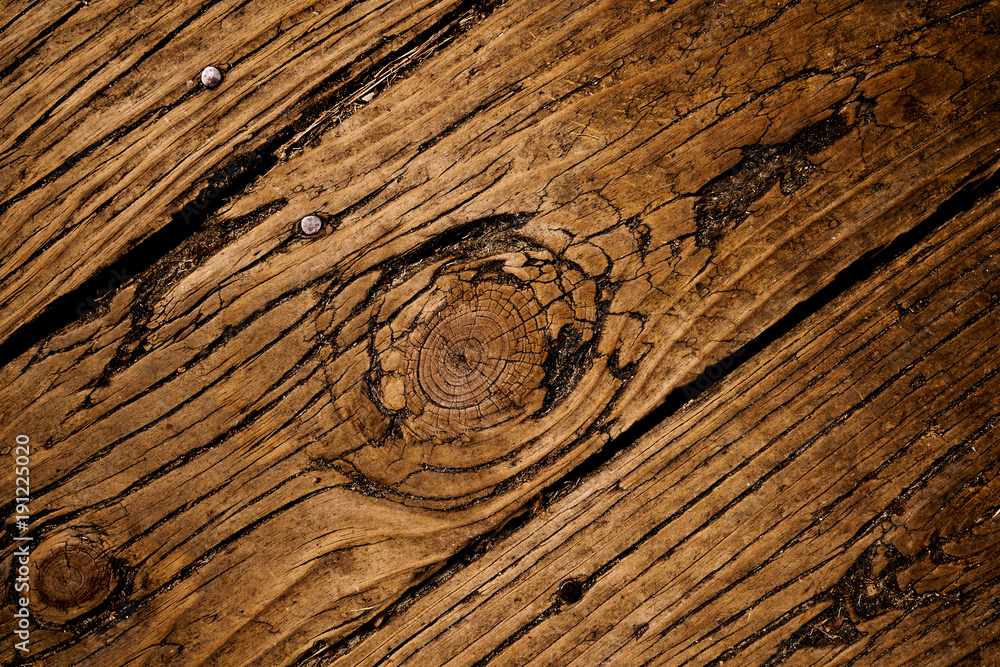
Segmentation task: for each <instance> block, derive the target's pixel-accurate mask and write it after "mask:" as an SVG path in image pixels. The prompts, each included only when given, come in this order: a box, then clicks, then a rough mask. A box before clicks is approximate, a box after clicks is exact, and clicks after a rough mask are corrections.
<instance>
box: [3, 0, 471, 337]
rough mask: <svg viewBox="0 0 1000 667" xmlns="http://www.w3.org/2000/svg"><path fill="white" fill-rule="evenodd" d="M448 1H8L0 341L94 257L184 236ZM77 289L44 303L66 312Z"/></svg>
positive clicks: (76, 278) (77, 282) (84, 273)
mask: <svg viewBox="0 0 1000 667" xmlns="http://www.w3.org/2000/svg"><path fill="white" fill-rule="evenodd" d="M470 6H475V4H474V3H472V4H471V5H470ZM456 7H458V3H456V2H436V1H433V0H427V1H423V0H421V1H419V2H407V3H386V2H378V1H369V2H348V1H336V0H334V1H323V2H293V3H287V2H283V3H280V4H279V3H274V2H267V1H266V0H263V1H262V0H252V1H251V2H236V1H224V2H214V3H203V2H175V3H171V4H170V6H169V7H167V8H164V6H163V5H162V3H160V2H152V1H140V2H134V3H126V4H118V3H103V2H95V3H93V4H87V3H80V2H75V1H74V2H57V1H50V2H36V3H33V4H31V5H29V6H26V7H24V8H23V10H22V11H21V12H20V13H19V14H16V15H15V16H14V17H13V18H12V20H11V21H10V22H9V23H7V25H5V26H4V28H3V31H2V34H0V40H2V41H0V44H2V47H3V48H0V72H3V75H2V76H0V117H2V118H4V119H5V121H4V123H3V126H2V128H0V216H2V220H3V221H4V223H3V225H2V227H0V248H2V254H0V257H2V263H0V304H2V305H3V308H2V309H0V341H2V340H3V339H6V338H7V337H8V336H10V335H11V333H12V332H13V331H14V330H15V329H16V328H18V327H20V326H22V325H23V324H25V322H27V321H30V320H31V319H33V318H35V317H36V316H37V315H38V313H39V312H41V311H42V310H43V309H44V308H45V307H46V306H49V305H51V304H52V303H53V301H54V300H55V299H56V298H58V297H61V296H66V295H68V294H71V293H73V290H74V289H75V288H79V287H81V286H82V285H84V284H86V280H87V278H88V277H90V276H92V275H94V274H95V273H96V272H98V271H99V270H100V269H104V268H107V267H109V266H112V265H115V266H117V267H118V270H119V273H125V274H126V275H127V273H128V272H129V271H132V272H133V273H135V272H138V270H139V269H138V268H136V267H135V266H131V267H129V266H121V265H120V264H118V262H120V261H121V257H122V256H123V255H124V254H125V252H126V251H128V250H129V249H131V248H133V247H134V246H135V245H136V244H137V243H139V242H140V241H142V240H144V239H147V238H149V237H150V236H151V235H153V234H154V233H156V232H161V234H160V237H158V239H159V241H158V243H160V244H162V243H163V242H164V241H169V242H176V241H175V239H180V238H183V237H184V236H185V235H187V234H190V233H191V231H193V229H195V228H197V226H198V224H199V223H200V221H201V219H202V218H203V217H204V216H205V215H206V213H208V212H211V211H213V210H215V209H216V208H218V207H219V206H220V205H222V204H223V203H224V202H225V201H227V200H228V199H229V198H230V197H232V196H235V195H238V194H239V192H240V191H242V190H243V189H244V188H245V187H246V186H247V185H248V184H250V183H252V182H253V180H254V179H255V178H256V176H257V175H258V174H259V173H261V172H262V171H264V170H266V168H267V167H268V166H269V165H270V164H273V163H274V162H276V161H277V160H278V156H277V155H274V153H275V152H276V151H277V150H278V148H279V147H281V146H283V145H284V144H285V143H287V142H288V141H289V140H291V139H292V138H294V137H295V136H296V135H297V133H298V132H300V131H301V130H302V129H303V128H304V127H307V126H309V125H310V124H311V123H313V122H314V120H315V118H316V116H317V115H318V114H319V112H320V109H321V108H322V109H325V108H326V107H328V106H332V105H335V104H336V103H337V102H340V103H345V102H348V101H350V100H349V98H350V92H353V88H352V86H356V85H357V82H358V80H359V79H360V80H366V79H368V78H370V77H371V74H372V72H369V69H371V68H374V69H376V70H377V69H379V67H380V64H381V63H382V62H383V61H387V62H388V61H391V60H392V59H393V54H394V53H395V52H397V51H398V50H400V49H404V48H405V47H406V46H407V45H408V44H409V43H410V42H412V41H414V40H418V41H419V40H420V38H421V36H424V37H426V35H424V33H426V32H427V31H433V30H435V29H436V28H435V26H436V25H437V23H438V22H440V21H442V20H445V21H446V22H447V21H450V20H451V13H452V12H454V11H455V9H456ZM12 9H13V8H12ZM210 64H215V65H218V66H219V67H220V68H221V69H222V70H223V71H224V73H225V79H224V81H223V84H222V85H221V86H220V87H219V88H216V89H214V90H207V89H205V88H204V87H203V86H202V85H201V84H200V83H198V77H199V73H200V71H201V69H202V68H203V67H205V66H207V65H210ZM348 91H350V92H348ZM150 252H154V253H155V252H156V248H153V249H151V250H150ZM147 254H148V253H147ZM132 261H142V260H141V258H139V259H133V260H132ZM91 291H93V292H94V293H97V294H103V293H104V292H106V291H107V286H106V284H100V285H97V286H94V287H93V288H92V290H91ZM91 291H87V292H85V293H84V294H82V295H81V297H80V298H78V299H77V300H76V301H71V302H69V303H59V304H57V305H58V307H59V308H62V309H63V310H66V311H69V312H70V314H72V313H73V312H74V311H75V310H76V307H77V305H78V301H81V300H85V299H87V298H92V297H93V296H94V294H93V293H91ZM91 309H93V305H91V306H90V308H85V309H83V310H85V311H86V310H91ZM60 315H61V313H56V317H55V321H61V318H60V317H59V316H60Z"/></svg>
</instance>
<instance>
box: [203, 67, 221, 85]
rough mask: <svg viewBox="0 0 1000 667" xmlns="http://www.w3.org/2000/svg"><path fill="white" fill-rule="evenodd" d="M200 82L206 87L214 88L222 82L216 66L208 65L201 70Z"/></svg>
mask: <svg viewBox="0 0 1000 667" xmlns="http://www.w3.org/2000/svg"><path fill="white" fill-rule="evenodd" d="M201 83H202V84H203V85H204V86H205V87H206V88H215V87H216V86H218V85H219V84H220V83H222V72H220V71H219V68H218V67H213V66H212V65H209V66H208V67H206V68H205V69H203V70H201Z"/></svg>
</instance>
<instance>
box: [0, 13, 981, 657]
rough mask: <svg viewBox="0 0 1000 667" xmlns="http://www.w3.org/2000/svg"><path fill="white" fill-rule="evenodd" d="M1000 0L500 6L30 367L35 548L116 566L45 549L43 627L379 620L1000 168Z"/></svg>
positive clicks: (103, 650) (199, 629)
mask: <svg viewBox="0 0 1000 667" xmlns="http://www.w3.org/2000/svg"><path fill="white" fill-rule="evenodd" d="M995 9H996V7H995V5H994V4H993V3H982V2H980V3H972V4H968V5H965V4H961V3H948V4H940V5H935V7H933V8H926V7H919V8H902V9H900V10H899V11H896V12H892V13H886V12H885V11H884V9H883V8H882V6H881V3H877V2H873V3H867V4H866V3H861V4H850V5H849V4H847V3H842V4H831V5H829V6H823V7H819V8H817V7H812V6H810V7H803V6H800V5H798V4H794V3H792V4H789V5H787V6H780V7H758V6H756V5H742V6H741V5H739V4H738V3H734V4H733V5H731V6H726V5H722V4H720V5H704V4H701V3H695V2H688V3H677V4H675V5H671V6H663V5H660V4H658V3H650V5H649V6H648V7H647V6H646V5H645V4H643V5H642V6H641V7H640V6H632V5H627V6H626V5H623V4H622V3H620V2H595V3H589V4H587V3H573V4H567V3H547V4H546V3H542V4H532V5H528V4H527V3H511V4H509V5H507V6H504V7H502V8H501V9H499V10H498V11H497V12H495V13H494V14H493V15H491V16H490V17H489V18H487V19H486V20H484V21H482V22H481V23H479V24H478V25H470V26H468V31H467V32H465V33H463V34H462V35H461V36H460V37H458V38H456V39H455V40H454V42H453V43H452V44H451V46H449V48H448V49H447V50H443V51H441V52H439V53H438V54H437V55H436V56H435V57H434V58H433V59H431V60H429V61H427V62H425V63H423V64H422V65H421V66H420V68H419V69H418V70H417V71H415V72H414V73H413V74H412V76H410V77H409V78H406V79H402V80H399V81H398V82H397V83H395V84H394V85H393V86H392V87H390V88H388V89H387V90H385V91H384V92H382V93H381V94H380V95H379V96H378V97H376V98H374V101H373V102H372V103H371V104H369V105H368V106H366V107H364V108H362V109H360V110H358V111H357V112H356V113H355V114H354V115H352V116H350V117H349V118H346V119H345V120H344V121H343V122H342V123H341V124H339V125H335V126H331V127H335V128H336V129H335V130H333V129H330V130H329V131H326V132H325V133H324V134H322V136H321V137H320V138H319V140H318V143H317V144H316V145H315V146H308V145H307V146H306V147H305V148H304V149H303V150H302V151H301V153H295V152H294V151H293V152H292V153H289V154H288V158H289V159H288V161H287V162H281V160H280V159H279V160H276V161H275V163H274V166H273V168H270V167H269V168H268V169H267V170H265V171H266V173H264V174H263V175H262V176H261V177H260V178H259V179H258V180H257V181H255V184H254V186H253V187H252V188H251V189H249V190H248V191H247V192H245V193H243V194H242V195H241V196H239V197H237V198H234V199H233V201H232V202H231V204H229V205H227V206H226V207H224V208H223V209H221V210H220V211H219V212H218V213H217V214H214V215H213V216H211V217H210V218H209V219H208V221H207V224H206V225H205V227H204V229H202V230H201V231H199V233H197V234H195V235H193V236H192V237H191V239H189V240H188V242H186V243H185V244H183V245H182V246H181V247H179V248H178V249H177V250H175V251H172V252H171V253H169V254H167V256H165V257H164V258H163V259H162V260H161V261H160V262H158V263H157V264H156V265H155V266H154V267H152V269H151V270H149V271H148V272H145V273H144V274H143V275H141V276H139V277H138V279H137V281H136V282H135V283H133V284H131V285H129V286H128V287H126V288H125V289H123V290H122V291H121V292H120V293H119V294H118V295H117V296H116V297H115V298H114V299H113V300H112V301H111V303H110V305H109V307H108V309H107V310H106V311H102V312H100V313H99V314H98V315H97V316H95V317H93V318H92V319H89V320H88V321H86V322H84V323H82V324H80V325H79V326H76V327H73V328H70V329H67V330H66V331H64V332H62V333H61V334H60V335H58V336H56V337H53V338H51V339H49V340H46V341H44V342H43V343H42V344H41V345H39V346H36V347H35V348H33V349H32V350H30V351H29V352H28V353H27V354H25V355H24V356H22V357H20V358H19V359H17V360H16V361H15V362H14V363H12V364H9V365H8V366H6V367H5V368H4V369H3V370H2V371H0V375H2V376H3V377H2V379H3V381H4V384H5V386H7V387H8V389H7V400H5V402H4V404H3V406H2V408H0V409H2V412H0V423H2V425H3V429H4V438H5V440H4V442H5V443H8V442H12V438H13V436H14V434H17V433H24V434H28V435H29V436H30V438H31V439H32V441H33V442H35V443H36V447H37V449H36V450H35V454H34V458H33V460H32V477H33V480H34V484H33V488H34V492H33V500H32V507H33V512H34V516H35V521H34V522H33V523H32V527H31V532H32V534H33V535H34V536H35V537H36V539H37V545H36V551H35V555H34V558H35V559H36V562H37V563H42V564H45V563H54V564H58V563H60V562H64V561H68V560H69V558H68V556H69V555H72V556H73V558H75V559H77V561H78V562H91V561H92V562H93V566H92V567H91V569H92V572H91V574H92V577H91V580H92V581H95V582H98V584H99V585H97V586H95V587H94V589H93V590H89V589H88V591H89V592H88V594H87V596H85V597H84V598H81V597H80V596H78V595H75V594H74V595H73V596H70V597H69V598H66V593H65V592H60V589H59V585H58V582H60V581H62V580H61V579H60V577H59V576H58V574H59V573H58V571H56V572H55V573H54V574H53V575H51V576H47V577H42V578H41V581H38V580H36V581H35V584H36V585H35V590H36V591H38V590H41V591H43V592H45V591H47V593H46V594H47V595H48V599H49V602H50V603H49V604H47V605H46V606H44V607H41V608H40V609H39V611H38V619H39V622H40V623H43V625H42V626H40V627H39V628H38V629H37V631H36V632H35V633H34V634H33V642H34V647H35V648H36V650H37V653H36V654H35V659H36V660H37V661H39V662H43V661H46V660H49V661H64V662H72V661H83V662H88V661H89V662H92V663H94V664H125V663H128V662H131V664H156V663H157V662H158V661H173V662H177V663H183V664H244V663H247V662H252V661H259V662H263V663H264V664H276V665H277V664H289V663H291V662H293V661H295V660H296V659H297V658H298V657H300V656H301V655H302V654H303V652H304V651H305V650H306V649H307V647H309V646H312V645H314V644H316V643H317V642H320V641H323V640H336V639H338V638H340V637H344V636H346V635H347V634H348V633H350V632H351V631H352V630H353V629H355V628H357V627H358V626H359V625H361V624H362V623H363V622H365V621H366V620H368V619H370V618H372V616H373V615H374V614H375V613H377V611H378V609H379V608H380V607H381V606H384V605H385V604H387V603H388V602H390V601H392V600H394V599H395V598H397V597H398V596H399V594H400V593H401V592H402V591H403V590H405V589H406V588H407V587H408V586H409V585H411V584H412V583H414V582H418V581H420V580H422V579H423V578H425V577H426V576H427V572H428V571H430V570H431V569H433V568H435V567H438V566H439V564H440V563H441V562H443V561H444V560H446V559H447V558H448V557H449V556H451V555H452V554H454V553H455V552H456V550H458V549H459V548H460V547H462V546H463V545H465V544H468V543H469V542H470V541H471V540H473V539H474V538H476V537H477V536H479V535H481V534H482V533H484V532H487V531H489V530H491V529H493V528H495V527H497V526H498V525H500V524H502V523H503V522H504V521H505V520H506V519H507V518H509V517H510V516H512V515H513V514H515V513H516V512H518V511H519V510H520V509H521V508H522V507H523V506H524V505H525V504H526V503H527V502H528V500H529V499H530V498H531V497H532V496H533V495H534V494H535V493H537V492H538V490H539V489H542V488H545V487H546V486H548V485H549V484H551V483H552V482H553V481H554V480H558V479H560V478H561V477H562V476H563V475H564V474H565V473H566V471H567V470H570V469H572V468H573V467H575V466H576V465H577V464H578V463H579V462H581V461H583V460H585V459H586V458H587V457H588V456H589V455H590V454H592V453H593V452H594V451H596V450H597V449H599V448H600V446H601V445H602V444H603V443H605V442H607V441H608V440H609V439H610V438H612V437H614V436H615V435H617V434H618V433H620V432H622V431H623V430H624V429H626V428H627V427H628V426H629V425H630V424H632V423H634V422H635V421H636V420H637V419H638V418H640V417H642V416H643V415H645V414H647V413H648V412H649V411H650V410H651V409H652V408H653V407H654V406H655V405H657V404H658V403H659V402H660V401H661V400H662V399H663V397H664V396H665V395H666V394H667V392H668V391H669V390H670V389H671V388H672V387H674V386H677V384H678V383H681V382H684V381H686V380H688V379H690V378H691V377H692V376H693V374H694V373H696V372H697V371H699V370H700V369H701V368H702V366H703V364H704V359H705V357H712V356H716V355H724V354H725V353H726V352H727V351H729V350H731V349H733V348H734V347H736V346H738V345H740V344H742V343H743V342H745V341H747V340H749V339H751V338H753V337H754V336H756V335H757V334H759V333H760V332H761V331H763V330H764V329H765V328H766V327H767V326H769V325H770V324H771V323H773V322H774V321H775V320H776V319H778V318H779V317H781V316H782V315H784V314H785V313H787V312H788V310H789V309H790V308H791V307H792V306H793V305H794V304H795V303H797V302H798V301H799V300H801V299H803V298H805V297H806V296H808V295H809V294H812V293H815V292H816V290H818V289H819V288H821V287H822V286H823V285H824V284H825V283H827V282H828V281H829V280H831V278H832V277H833V276H835V275H836V274H837V273H838V271H840V270H841V269H843V268H844V267H846V266H848V265H850V264H851V262H853V261H854V260H855V259H857V258H858V257H859V256H861V255H862V254H864V253H865V252H867V251H869V250H871V249H872V248H876V247H878V246H880V245H883V244H885V243H887V242H888V241H890V240H891V239H893V238H895V237H896V236H897V235H899V234H900V233H902V232H905V231H906V230H909V229H912V228H913V227H914V226H915V225H917V224H918V222H919V221H920V220H921V219H923V218H924V217H926V216H927V215H929V214H930V213H931V212H932V211H934V210H935V209H936V208H937V207H938V206H939V205H940V204H941V203H942V202H943V201H946V200H947V199H948V198H949V197H951V196H953V195H954V193H955V192H957V191H959V190H960V189H961V188H962V187H965V186H966V185H967V184H968V183H972V182H976V181H977V180H978V179H981V178H983V177H984V174H989V173H990V170H991V168H992V167H991V166H990V165H991V164H992V163H993V162H994V161H995V160H996V157H995V155H996V150H997V147H998V138H997V137H996V134H995V132H994V127H995V124H996V121H997V119H998V115H1000V114H998V109H997V105H996V103H997V91H996V89H995V85H994V83H993V79H992V77H993V76H994V72H995V67H996V63H997V62H1000V61H998V59H997V58H996V57H995V56H996V55H997V54H998V52H1000V49H998V40H997V38H996V36H995V34H993V33H990V32H989V31H988V30H986V29H985V26H986V24H988V22H989V21H991V20H992V19H993V16H994V13H995ZM471 23H475V22H474V21H472V22H471ZM875 25H877V26H878V29H877V30H873V28H872V26H875ZM667 26H669V29H666V27H667ZM434 34H436V33H434ZM434 34H431V35H429V37H428V39H430V38H432V37H433V36H434ZM787 35H795V36H796V38H795V39H787V38H786V36H787ZM368 38H369V39H372V36H371V35H369V36H368ZM313 66H316V67H318V65H316V64H315V63H314V64H313ZM262 67H263V65H262ZM307 69H308V70H309V71H308V72H306V73H304V74H302V76H304V77H308V76H315V75H316V70H314V69H312V68H311V67H310V68H307ZM255 73H256V70H255V69H253V68H250V69H249V70H248V75H247V76H255ZM376 74H377V73H376ZM152 75H153V76H168V75H169V76H173V74H171V73H170V72H169V71H163V72H162V73H160V70H157V71H156V72H154V73H152ZM227 81H229V82H230V85H235V84H233V83H232V82H233V81H234V78H233V77H231V76H230V77H229V78H227ZM239 85H242V86H249V85H250V83H249V82H247V81H243V82H241V83H240V84H239ZM217 90H218V89H217ZM353 90H354V91H355V92H356V91H357V90H358V88H357V87H355V88H354V89H353ZM224 92H225V91H224V90H223V94H224ZM213 99H222V98H221V97H218V98H213ZM233 108H236V107H233ZM332 108H333V107H331V109H332ZM248 113H249V112H248ZM237 116H238V115H232V114H228V115H226V116H225V118H224V119H223V120H220V123H221V124H222V125H223V126H224V128H225V130H226V131H227V132H230V133H232V136H235V135H237V134H239V132H240V131H241V130H240V129H239V128H241V127H242V125H241V123H243V124H245V122H247V121H246V119H238V117H237ZM254 117H256V116H254ZM237 120H239V122H237ZM274 122H276V121H274ZM304 129H306V128H302V130H304ZM326 129H327V128H326V127H321V128H320V130H326ZM293 130H294V133H293V134H292V135H287V133H286V134H285V135H282V134H280V133H279V134H275V135H272V136H280V137H282V139H284V138H285V137H286V136H288V138H289V141H291V140H292V139H294V138H295V137H297V136H298V135H299V132H300V130H299V128H295V127H294V126H293ZM150 132H151V134H150V137H151V138H155V137H156V136H158V135H156V134H154V133H152V130H150ZM286 144H287V142H284V143H282V144H281V145H276V146H274V150H275V152H277V153H280V155H281V157H284V155H285V152H284V148H285V146H286ZM269 147H270V146H269ZM221 150H222V149H220V151H221ZM220 154H221V153H220ZM151 159H159V158H151ZM220 159H221V158H220ZM93 185H95V186H97V185H99V184H97V183H95V184H93ZM80 187H81V188H82V187H83V186H80ZM101 187H104V185H103V184H101ZM168 201H173V200H171V199H169V197H167V198H165V199H164V200H163V201H162V202H161V203H160V204H159V206H161V207H166V208H164V211H166V210H168V208H169V207H167V202H168ZM307 213H316V214H319V215H320V217H321V218H323V220H324V229H323V231H322V232H321V233H320V234H318V235H313V236H304V235H302V234H300V233H298V232H297V231H296V224H297V221H298V220H299V218H301V217H302V216H303V215H305V214H307ZM39 233H40V234H44V232H39ZM74 252H76V251H75V250H74ZM81 252H83V251H81ZM81 256H82V255H81ZM3 474H4V475H9V473H8V472H7V471H4V473H3ZM4 479H7V477H5V478H4ZM11 535H12V533H11V531H10V530H9V529H8V532H7V533H6V535H5V536H4V539H5V540H6V541H5V542H4V543H3V545H4V548H5V552H4V554H5V560H4V563H5V566H7V564H9V563H10V562H11V561H10V558H9V556H10V555H11V551H12V550H13V547H12V546H11V541H10V539H11ZM60 556H67V558H65V559H64V560H63V561H61V560H60ZM88 558H89V559H91V561H87V559H88ZM60 595H62V596H63V597H60ZM66 599H68V600H69V601H70V602H71V603H72V604H61V605H60V604H51V602H53V600H56V601H58V600H63V601H64V602H65V600H66ZM36 602H43V601H36ZM63 607H65V608H63ZM11 611H12V610H11V609H10V607H7V608H5V609H4V612H3V613H4V614H7V615H5V616H3V617H0V620H2V621H3V622H4V627H5V628H7V627H10V616H9V614H10V613H11ZM234 647H238V649H234ZM0 651H10V649H9V644H8V645H6V646H4V647H3V648H2V649H0ZM0 655H4V656H5V657H10V656H11V655H12V654H11V653H8V654H3V653H0Z"/></svg>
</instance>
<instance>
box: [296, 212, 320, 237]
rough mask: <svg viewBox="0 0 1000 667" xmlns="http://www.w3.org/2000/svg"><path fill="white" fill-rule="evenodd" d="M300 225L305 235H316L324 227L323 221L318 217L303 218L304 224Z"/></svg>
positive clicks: (308, 216)
mask: <svg viewBox="0 0 1000 667" xmlns="http://www.w3.org/2000/svg"><path fill="white" fill-rule="evenodd" d="M299 224H300V226H301V227H302V233H303V234H315V233H316V232H318V231H319V230H320V228H321V227H322V226H323V221H322V220H320V219H319V216H318V215H307V216H306V217H304V218H302V222H301V223H299Z"/></svg>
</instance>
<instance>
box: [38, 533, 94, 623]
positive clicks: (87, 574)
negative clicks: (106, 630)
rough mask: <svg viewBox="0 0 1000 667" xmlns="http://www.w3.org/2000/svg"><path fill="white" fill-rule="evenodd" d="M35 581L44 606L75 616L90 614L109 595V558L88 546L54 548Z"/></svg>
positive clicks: (44, 560)
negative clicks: (88, 612) (71, 613)
mask: <svg viewBox="0 0 1000 667" xmlns="http://www.w3.org/2000/svg"><path fill="white" fill-rule="evenodd" d="M35 577H36V578H35V585H34V588H35V590H36V591H37V593H38V597H39V599H40V600H41V602H42V603H43V604H45V605H48V606H50V607H53V608H55V609H58V610H59V611H61V612H73V615H78V614H81V613H85V612H87V611H90V610H91V609H93V608H94V607H96V606H97V605H99V604H101V602H103V601H104V599H105V598H106V597H107V596H108V593H109V592H110V584H111V571H110V567H109V564H108V560H107V557H106V556H105V555H104V554H103V553H101V552H100V551H98V550H97V549H96V548H94V547H91V546H89V545H87V544H73V545H65V544H63V545H60V546H57V547H55V548H54V549H53V550H52V551H51V552H49V553H48V554H46V555H45V556H44V557H43V558H42V560H41V561H39V563H38V570H37V572H36V575H35Z"/></svg>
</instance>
